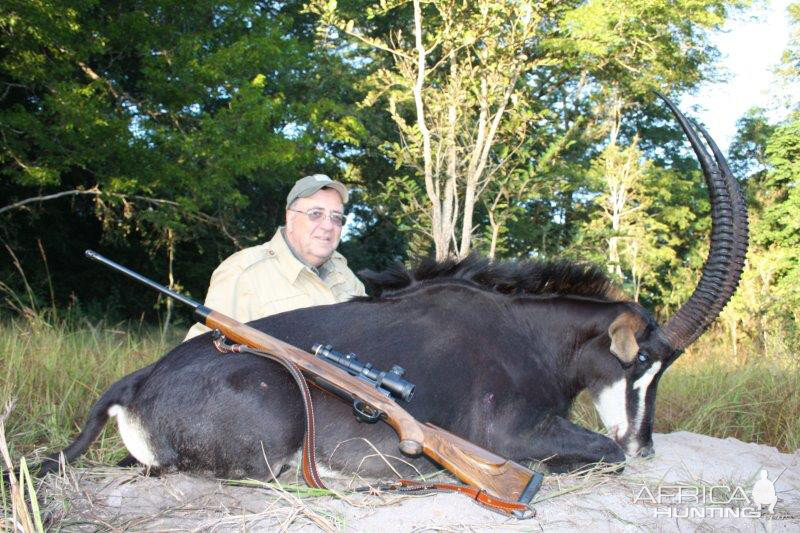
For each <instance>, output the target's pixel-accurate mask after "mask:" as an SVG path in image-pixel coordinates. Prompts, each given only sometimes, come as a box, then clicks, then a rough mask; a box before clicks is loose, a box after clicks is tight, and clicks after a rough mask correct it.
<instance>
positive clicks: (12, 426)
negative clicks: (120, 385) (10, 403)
mask: <svg viewBox="0 0 800 533" xmlns="http://www.w3.org/2000/svg"><path fill="white" fill-rule="evenodd" d="M175 333H178V332H174V333H173V334H170V335H168V336H167V337H168V338H166V339H162V338H161V332H160V331H159V330H158V329H156V328H147V327H145V328H142V327H139V326H138V325H136V324H133V325H130V324H116V325H113V324H106V323H103V322H100V323H91V322H89V321H88V320H87V319H85V318H79V317H73V316H70V317H69V318H60V319H56V320H45V319H44V318H43V317H42V316H38V317H36V318H34V319H28V320H22V319H20V320H12V321H4V322H0V402H4V401H5V400H7V399H11V398H15V399H16V407H15V409H14V410H13V412H12V413H11V415H10V416H9V418H8V420H7V421H6V435H7V437H8V441H9V446H10V449H11V452H12V455H14V456H15V457H19V456H20V455H21V454H27V455H31V454H32V453H33V452H35V451H37V452H41V451H44V450H46V451H48V452H49V451H54V450H58V449H61V448H63V447H64V446H66V445H67V444H69V442H70V441H71V440H72V439H73V438H74V437H75V436H76V435H77V434H78V432H79V430H80V426H81V425H82V424H83V423H84V421H85V417H86V415H87V413H88V412H89V408H90V407H91V405H92V403H93V402H95V401H96V400H97V399H98V398H99V397H100V394H102V393H103V392H104V391H105V389H106V388H108V386H109V385H111V384H112V383H113V382H114V381H116V380H118V379H119V378H121V377H122V376H124V375H126V374H128V373H130V372H132V371H134V370H136V369H138V368H141V367H143V366H146V365H147V364H149V363H150V362H152V361H154V360H155V359H157V358H158V357H160V356H161V355H162V354H163V353H164V352H165V351H166V350H167V348H168V347H170V346H172V345H174V344H176V343H177V342H178V340H179V338H178V337H177V336H176V334H175ZM112 426H113V425H112V424H109V425H108V426H107V427H106V429H105V430H104V431H103V433H102V434H101V435H100V437H99V438H98V439H97V441H96V442H95V444H94V445H93V446H92V447H91V449H90V450H89V452H88V453H87V457H88V458H89V459H90V460H95V461H103V462H107V461H113V460H116V459H121V458H122V457H123V456H124V451H123V448H122V444H121V441H120V439H119V437H118V436H117V433H116V430H114V429H113V427H112Z"/></svg>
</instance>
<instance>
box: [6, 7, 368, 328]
mask: <svg viewBox="0 0 800 533" xmlns="http://www.w3.org/2000/svg"><path fill="white" fill-rule="evenodd" d="M299 7H300V6H299V4H298V3H292V2H289V3H284V4H280V5H277V4H276V5H267V4H261V3H252V2H244V1H235V2H219V1H216V0H201V1H199V2H190V3H186V2H162V1H154V0H136V1H133V2H102V3H100V2H94V1H83V2H77V3H76V2H62V1H60V0H53V1H36V2H18V1H13V0H12V1H11V2H7V3H4V4H3V7H2V8H0V46H1V47H2V48H3V55H2V57H0V83H2V85H1V86H0V196H2V197H3V199H4V200H3V205H2V206H0V208H2V207H4V206H5V205H6V204H11V203H13V202H14V201H21V200H25V199H27V198H35V197H39V196H43V195H45V196H46V195H48V194H50V193H57V192H69V193H70V195H69V196H67V197H65V198H59V199H54V200H50V201H49V202H46V203H36V202H34V203H30V204H27V205H26V206H25V208H24V209H21V210H20V209H17V210H13V211H7V212H5V213H0V217H3V224H2V226H3V230H2V232H0V238H2V239H3V241H5V242H6V243H8V244H9V245H10V246H11V248H12V249H14V250H16V252H17V253H18V254H19V255H20V257H21V259H22V263H23V264H24V265H25V268H27V269H30V270H31V271H32V272H31V273H30V274H31V276H30V277H31V279H35V280H46V279H47V275H46V273H45V272H43V271H42V270H43V269H42V266H43V262H42V254H41V253H40V250H39V246H37V244H36V241H35V240H34V241H31V240H30V237H31V236H34V237H36V238H38V239H40V240H41V242H42V244H43V246H42V247H43V248H44V250H45V251H46V252H47V254H48V256H49V259H50V261H51V262H53V263H55V265H57V266H58V267H59V268H56V269H54V270H59V272H60V273H61V274H62V275H63V274H64V273H65V272H64V270H62V269H61V268H60V267H61V266H62V265H77V264H80V261H81V259H80V257H81V253H82V251H83V249H84V248H87V247H97V246H98V245H99V246H101V247H102V248H103V249H104V250H107V251H109V252H114V255H115V257H116V258H117V259H119V260H123V261H125V262H126V263H128V264H130V265H131V266H133V267H136V268H140V269H142V271H143V272H144V273H146V274H152V273H153V272H160V273H162V274H161V276H158V277H161V278H163V277H164V274H163V273H164V272H165V269H166V267H167V263H168V262H167V258H166V256H167V255H168V253H169V250H170V249H173V248H174V249H175V251H176V263H175V266H174V270H175V271H176V272H179V274H178V278H179V280H180V281H181V282H182V283H183V284H184V286H186V287H187V288H188V289H189V292H191V293H193V294H194V295H195V296H201V295H202V294H203V293H204V291H205V288H206V286H207V283H208V277H209V275H210V272H211V270H212V269H213V268H214V267H215V266H216V264H218V262H219V261H220V260H221V258H222V257H224V256H225V255H227V254H229V253H230V252H232V251H233V250H235V249H236V248H237V247H242V246H245V245H248V244H251V243H254V242H258V241H262V240H264V239H266V238H268V237H269V236H271V234H272V232H274V230H275V227H276V226H277V225H278V224H279V223H280V222H281V221H282V218H283V202H284V198H285V195H286V192H287V191H288V188H289V187H290V186H291V183H292V182H293V181H294V180H295V179H297V178H298V177H300V176H302V175H303V174H306V173H311V172H327V173H329V174H333V175H338V174H339V173H340V169H341V166H340V165H341V162H343V161H345V162H346V161H347V160H348V159H349V158H351V157H353V156H354V154H357V152H356V150H355V149H354V148H355V147H357V146H358V145H359V144H360V143H361V142H362V141H363V138H364V136H365V135H367V130H366V129H365V128H364V126H362V124H361V121H360V119H359V117H358V110H357V109H356V107H355V104H356V102H357V101H358V99H359V98H358V94H357V93H353V91H352V90H351V87H352V86H353V85H354V81H353V75H354V72H356V71H357V70H358V69H356V68H354V67H352V66H348V64H346V62H345V61H344V60H343V59H344V58H341V57H338V56H335V55H331V54H328V53H327V52H323V51H319V50H317V49H316V48H315V46H314V27H313V23H312V21H311V20H310V18H309V16H308V15H304V14H301V13H300V12H299ZM362 160H363V161H364V162H365V163H366V162H368V160H369V157H362ZM365 166H366V164H365ZM368 178H369V176H368ZM6 228H8V229H6ZM3 253H5V251H3ZM68 270H70V272H69V277H67V278H63V277H62V279H61V283H58V284H57V286H58V288H57V291H56V298H57V300H58V302H59V304H60V305H65V304H66V303H67V302H68V301H69V298H70V293H71V292H73V291H74V292H75V293H76V294H77V295H78V296H79V297H80V298H81V299H90V298H92V297H96V296H95V295H94V294H92V293H93V292H94V291H91V290H88V289H90V288H91V289H94V290H95V291H96V290H97V289H98V287H97V286H96V284H95V285H94V286H92V285H91V284H87V283H85V282H83V281H82V280H81V274H82V272H83V270H84V269H76V268H75V267H73V268H71V269H68ZM0 275H2V277H3V279H8V280H10V283H12V284H14V283H16V287H17V288H19V287H20V286H21V285H20V284H19V283H18V281H19V277H18V275H17V273H16V272H15V271H14V269H12V268H10V264H9V263H6V262H3V266H2V267H0ZM94 279H95V280H96V279H97V278H96V276H95V278H94ZM101 279H104V278H101ZM114 285H115V286H117V285H119V284H118V283H114ZM106 287H107V290H104V291H98V292H99V293H100V294H101V295H102V296H104V297H105V296H107V295H108V293H109V292H111V293H114V292H116V291H117V289H116V288H114V289H108V287H109V286H108V285H107V286H106ZM123 293H124V291H123ZM95 294H96V293H95ZM131 294H133V293H131ZM133 299H134V298H132V297H131V298H127V297H123V298H122V301H123V302H124V301H125V300H133ZM149 308H150V305H149V304H146V305H141V304H140V305H134V306H132V308H131V309H129V310H128V311H127V313H130V314H133V315H135V316H138V315H139V314H140V313H141V312H142V311H144V310H149ZM129 316H130V315H129Z"/></svg>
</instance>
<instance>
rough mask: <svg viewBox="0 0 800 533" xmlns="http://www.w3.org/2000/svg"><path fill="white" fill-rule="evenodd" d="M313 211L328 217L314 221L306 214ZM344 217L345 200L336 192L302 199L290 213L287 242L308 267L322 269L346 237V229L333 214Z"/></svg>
mask: <svg viewBox="0 0 800 533" xmlns="http://www.w3.org/2000/svg"><path fill="white" fill-rule="evenodd" d="M312 210H315V211H317V210H319V211H322V212H323V213H324V216H322V217H320V218H318V219H317V220H312V218H313V217H309V216H308V215H307V214H306V213H308V212H309V211H312ZM343 213H344V206H343V205H342V198H341V196H339V193H338V192H336V191H335V190H333V189H320V190H318V191H317V192H315V193H314V194H312V195H311V196H308V197H306V198H298V199H297V200H295V201H294V203H292V205H291V206H289V209H288V210H287V211H286V239H287V240H288V241H289V244H290V245H291V246H292V248H293V249H294V251H295V252H296V253H298V254H300V255H301V256H302V258H303V259H304V260H305V261H306V262H307V263H308V264H310V265H313V266H315V267H318V266H320V265H322V264H323V263H324V262H325V261H327V260H328V259H329V258H330V256H331V254H333V252H334V250H336V247H337V246H338V245H339V238H340V237H341V236H342V226H341V225H340V224H336V223H334V222H333V220H332V218H331V214H333V215H334V216H338V217H342V214H343Z"/></svg>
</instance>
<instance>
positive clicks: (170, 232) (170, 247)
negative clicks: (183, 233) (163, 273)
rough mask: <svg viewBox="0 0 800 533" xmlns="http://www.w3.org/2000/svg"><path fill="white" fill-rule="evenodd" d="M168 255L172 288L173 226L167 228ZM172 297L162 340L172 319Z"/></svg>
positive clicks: (168, 302)
mask: <svg viewBox="0 0 800 533" xmlns="http://www.w3.org/2000/svg"><path fill="white" fill-rule="evenodd" d="M167 257H168V258H169V261H168V263H169V279H168V281H169V285H168V288H170V289H172V288H173V287H174V286H175V275H174V272H173V270H172V263H173V260H174V259H175V232H174V231H173V230H172V228H169V229H167ZM172 305H173V303H172V298H167V315H166V316H165V317H164V328H163V329H162V330H161V340H162V341H163V340H164V339H165V338H166V336H167V331H169V324H170V321H171V320H172Z"/></svg>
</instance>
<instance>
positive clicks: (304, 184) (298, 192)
mask: <svg viewBox="0 0 800 533" xmlns="http://www.w3.org/2000/svg"><path fill="white" fill-rule="evenodd" d="M325 187H330V188H331V189H333V190H335V191H336V192H338V193H339V196H341V197H342V203H343V204H346V203H347V198H348V193H347V187H345V186H344V185H342V184H341V183H339V182H338V181H334V180H332V179H330V178H329V177H328V176H326V175H325V174H312V175H311V176H306V177H304V178H300V179H299V180H297V183H295V184H294V187H292V190H291V191H289V195H288V196H287V197H286V208H287V209H288V208H289V206H290V205H292V202H294V201H295V200H297V199H298V198H306V197H307V196H311V195H312V194H314V193H315V192H317V191H318V190H320V189H323V188H325Z"/></svg>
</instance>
